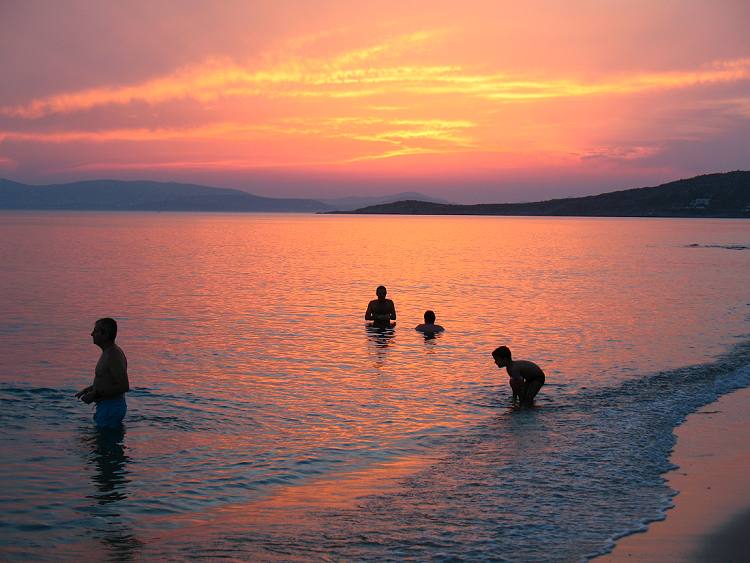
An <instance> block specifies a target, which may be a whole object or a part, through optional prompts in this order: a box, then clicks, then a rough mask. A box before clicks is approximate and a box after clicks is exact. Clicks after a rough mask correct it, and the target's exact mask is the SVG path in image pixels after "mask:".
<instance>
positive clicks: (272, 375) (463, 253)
mask: <svg viewBox="0 0 750 563" xmlns="http://www.w3.org/2000/svg"><path fill="white" fill-rule="evenodd" d="M719 225H720V228H719V229H717V228H716V226H717V224H716V223H715V222H712V221H697V220H637V219H636V220H631V219H575V218H566V219H552V218H522V217H507V218H503V217H352V216H303V215H232V214H226V215H201V214H114V213H113V214H74V213H70V214H68V213H63V214H36V215H33V214H9V215H6V216H5V217H4V218H3V229H5V232H6V234H7V233H9V232H12V234H13V239H12V241H13V244H12V245H10V244H5V245H2V246H0V262H1V263H3V264H6V270H5V271H4V273H3V275H2V277H0V290H2V294H3V295H4V296H5V299H3V302H2V305H0V313H1V315H0V316H1V317H2V318H3V319H5V321H4V322H5V323H6V324H5V325H4V327H3V332H2V333H0V374H2V377H3V381H7V382H14V381H28V380H29V379H30V377H29V376H30V374H33V380H34V381H35V385H40V386H41V385H46V386H50V387H56V388H57V387H61V386H69V387H71V388H79V387H80V386H81V385H82V384H85V383H86V382H87V381H88V380H89V379H90V377H91V374H92V372H93V366H94V363H95V361H96V357H97V353H96V352H97V351H96V349H95V348H94V347H93V346H92V345H91V344H90V341H89V339H88V331H89V330H90V325H91V322H92V320H93V319H96V318H99V317H101V316H113V317H115V318H117V319H118V321H119V323H120V336H119V337H118V342H119V343H120V345H121V346H122V348H123V349H124V350H125V352H126V353H127V355H128V359H129V371H130V379H131V384H132V385H133V387H134V389H135V390H134V392H133V393H131V395H130V397H129V414H128V419H127V425H128V433H127V438H126V445H127V456H128V459H132V460H137V462H133V463H128V464H127V479H128V482H127V486H126V487H125V486H123V487H120V489H119V490H118V491H116V492H118V493H123V491H124V490H125V489H127V493H128V495H129V497H128V499H129V501H128V502H134V503H136V504H137V503H138V502H142V501H144V500H146V499H150V498H153V497H154V496H156V497H158V500H159V501H160V502H163V503H164V505H165V506H167V507H172V509H173V512H172V513H170V514H168V515H166V516H159V517H150V516H144V515H141V516H139V520H142V521H144V522H145V521H148V520H149V518H156V519H157V520H158V519H163V520H165V521H168V522H169V521H174V522H177V521H179V520H180V519H185V520H191V519H193V520H196V521H198V522H203V521H204V515H205V514H210V515H212V516H211V518H213V517H214V516H217V517H218V515H219V514H226V515H227V516H221V518H225V517H226V518H230V519H232V518H237V519H240V518H245V519H246V521H247V520H248V519H249V520H252V519H254V518H260V517H261V516H262V518H278V519H279V520H280V521H282V520H283V519H284V514H285V513H286V512H287V509H289V510H292V509H294V507H298V506H311V505H312V506H317V507H323V506H328V505H332V506H343V505H350V504H351V503H353V502H356V499H357V498H359V497H361V496H365V495H368V494H375V493H377V492H379V491H380V490H381V488H382V487H383V483H385V482H387V483H389V485H388V486H391V485H392V484H393V483H394V482H395V481H397V480H398V479H401V478H403V477H404V476H406V475H408V474H409V473H410V472H413V471H416V470H417V469H418V468H420V467H422V466H423V464H424V463H427V462H428V461H429V460H430V459H432V458H433V457H434V456H438V455H440V446H439V444H440V443H441V440H442V438H443V437H445V436H447V435H450V434H451V433H455V432H456V431H458V430H459V429H461V428H464V427H467V426H470V425H473V424H476V423H477V421H478V420H486V419H487V418H488V417H493V416H497V413H498V411H503V410H504V409H506V408H507V407H508V404H509V401H510V396H509V392H508V388H507V376H506V374H505V373H504V372H501V371H499V370H498V369H497V368H496V367H495V365H494V364H493V362H492V359H491V357H490V352H491V350H492V349H494V348H495V347H496V346H498V345H500V344H507V345H509V346H510V347H511V348H512V350H513V352H514V354H515V355H516V356H517V357H520V358H527V359H531V360H533V361H535V362H537V363H539V364H540V365H541V366H542V367H543V369H544V370H545V372H546V373H547V381H548V385H546V386H545V387H544V388H543V389H542V392H541V393H540V395H539V403H540V406H541V407H542V408H554V407H555V406H556V405H558V404H560V403H561V402H564V400H565V399H566V398H567V397H571V396H575V395H576V394H577V393H579V392H580V391H581V390H582V389H584V388H595V387H606V386H609V385H612V384H613V382H617V381H622V380H625V379H628V378H631V377H640V376H643V375H644V374H648V373H653V372H655V371H658V370H663V369H668V368H674V367H679V366H684V365H692V364H696V363H700V362H702V361H705V360H706V359H707V358H710V357H713V356H715V355H716V354H717V353H718V352H719V351H721V350H723V349H724V348H725V347H726V346H727V345H728V342H729V341H730V340H731V336H729V335H733V334H741V333H742V331H744V330H746V327H745V324H744V323H745V316H746V314H745V311H744V310H743V309H741V308H732V306H731V304H733V303H747V302H748V301H747V299H748V294H747V288H746V287H744V286H743V284H738V283H737V280H738V279H742V277H743V276H746V274H747V272H748V271H750V261H749V260H748V253H747V252H732V251H723V250H718V249H706V248H694V247H692V248H691V247H689V246H688V245H690V244H693V243H701V244H708V243H711V244H722V243H737V242H744V241H746V239H747V233H748V231H747V227H746V223H744V222H741V221H738V222H731V221H725V222H721V223H719ZM6 240H8V239H6ZM707 252H711V253H712V254H711V255H710V257H709V256H708V255H707ZM113 256H116V259H113ZM706 263H710V264H712V265H713V266H712V267H711V268H706V267H704V265H705V264H706ZM380 284H383V285H385V286H386V287H387V288H388V297H389V298H392V299H393V300H394V302H395V306H396V312H397V323H396V326H395V328H394V329H393V330H389V331H384V332H378V331H372V330H368V329H367V328H366V326H365V321H364V312H365V308H366V306H367V303H368V301H369V300H370V299H373V298H375V288H376V287H377V286H378V285H380ZM727 304H730V305H729V306H727ZM426 309H432V310H433V311H435V312H436V314H437V322H438V323H439V324H441V325H443V326H445V327H446V332H445V333H443V334H440V335H438V336H437V337H436V338H434V339H430V338H425V336H424V335H423V334H420V333H417V332H416V331H414V330H413V327H414V326H415V325H417V324H419V323H421V322H422V314H423V312H424V311H425V310H426ZM43 362H46V363H43ZM81 408H82V409H83V407H81ZM435 444H438V445H437V446H436V445H435ZM519 447H520V446H519ZM123 465H125V464H124V462H123ZM347 467H350V469H346V468H347ZM351 467H354V468H353V469H351ZM106 471H107V466H102V467H101V470H100V471H99V473H100V474H102V475H103V474H104V473H105V472H106ZM269 478H270V481H269V484H267V483H266V480H268V479H269ZM274 478H276V480H274ZM95 480H96V479H95ZM163 490H171V491H172V492H173V497H170V496H169V495H163V496H159V495H161V494H162V493H155V492H154V491H163ZM207 499H210V500H216V502H217V506H215V507H206V506H205V505H204V504H201V503H205V501H206V500H207ZM217 499H218V500H217ZM180 503H183V504H182V505H180ZM175 504H177V505H179V506H178V508H177V509H174V506H173V505H175ZM184 507H189V508H184ZM274 514H275V516H274Z"/></svg>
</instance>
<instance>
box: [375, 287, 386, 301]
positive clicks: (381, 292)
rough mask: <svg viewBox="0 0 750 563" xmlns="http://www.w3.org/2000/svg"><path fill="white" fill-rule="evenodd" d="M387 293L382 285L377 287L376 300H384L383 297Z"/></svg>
mask: <svg viewBox="0 0 750 563" xmlns="http://www.w3.org/2000/svg"><path fill="white" fill-rule="evenodd" d="M387 293H388V290H387V289H386V288H385V286H384V285H379V286H378V288H377V289H376V290H375V295H377V296H378V299H385V295H386V294H387Z"/></svg>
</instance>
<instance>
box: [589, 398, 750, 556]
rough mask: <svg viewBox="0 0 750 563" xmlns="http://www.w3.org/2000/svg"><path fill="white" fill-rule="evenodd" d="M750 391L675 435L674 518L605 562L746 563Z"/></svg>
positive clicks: (621, 545)
mask: <svg viewBox="0 0 750 563" xmlns="http://www.w3.org/2000/svg"><path fill="white" fill-rule="evenodd" d="M749 426H750V388H745V389H739V390H737V391H733V392H730V393H728V394H726V395H723V396H721V397H719V399H717V400H716V401H714V402H713V403H710V404H708V405H705V406H704V407H701V408H700V409H698V410H697V411H696V412H694V413H692V414H690V415H688V417H687V419H686V420H685V422H684V423H683V424H681V425H680V426H678V427H677V428H676V429H675V435H676V436H677V444H676V445H675V448H674V451H673V452H672V455H671V456H670V461H671V462H672V463H673V464H674V465H677V466H678V468H677V469H674V470H672V471H669V472H668V473H666V474H665V475H664V477H665V479H666V481H667V483H668V485H669V487H670V488H672V489H674V490H675V491H677V492H678V494H677V496H675V497H674V498H673V501H672V502H673V504H674V507H673V508H671V509H669V510H667V512H666V518H665V519H664V520H659V521H656V522H651V523H649V524H648V529H647V530H646V531H644V532H638V533H635V534H631V535H628V536H624V537H622V538H620V539H618V540H616V542H615V547H614V548H613V550H612V552H611V553H608V554H606V555H602V556H599V557H596V558H594V559H592V561H596V562H597V563H621V562H624V561H631V562H632V561H638V562H653V563H656V562H669V561H675V562H677V561H702V562H705V561H723V562H732V561H737V562H740V561H744V560H745V559H746V557H747V553H748V549H750V479H747V471H748V468H749V467H750V442H748V441H747V440H742V433H743V432H744V429H745V428H747V427H749Z"/></svg>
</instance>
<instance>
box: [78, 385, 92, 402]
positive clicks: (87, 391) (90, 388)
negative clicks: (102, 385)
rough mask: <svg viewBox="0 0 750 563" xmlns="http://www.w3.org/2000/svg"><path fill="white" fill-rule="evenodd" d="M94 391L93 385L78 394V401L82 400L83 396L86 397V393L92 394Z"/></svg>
mask: <svg viewBox="0 0 750 563" xmlns="http://www.w3.org/2000/svg"><path fill="white" fill-rule="evenodd" d="M93 390H94V386H93V385H89V386H88V387H84V388H83V389H81V390H80V391H79V392H78V393H76V399H80V398H81V397H82V396H83V395H85V394H86V393H90V392H91V391H93Z"/></svg>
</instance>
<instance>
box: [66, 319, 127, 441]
mask: <svg viewBox="0 0 750 563" xmlns="http://www.w3.org/2000/svg"><path fill="white" fill-rule="evenodd" d="M116 337H117V323H116V322H115V320H114V319H110V318H104V319H99V320H98V321H96V323H95V324H94V330H92V331H91V338H93V340H94V344H96V345H97V346H99V348H101V349H102V354H101V356H99V361H98V362H97V363H96V369H95V370H94V383H93V384H92V385H89V386H88V387H86V388H85V389H81V390H80V391H79V392H78V393H76V397H77V398H79V399H81V400H82V401H83V402H84V403H86V404H90V403H92V402H96V412H95V413H94V422H95V423H96V425H97V427H99V428H116V427H118V426H120V424H122V419H123V418H125V413H126V412H127V410H128V405H127V403H126V402H125V393H126V392H128V391H129V390H130V382H129V381H128V360H127V358H125V354H124V353H123V351H122V350H121V349H120V347H119V346H118V345H117V344H115V338H116Z"/></svg>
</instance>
